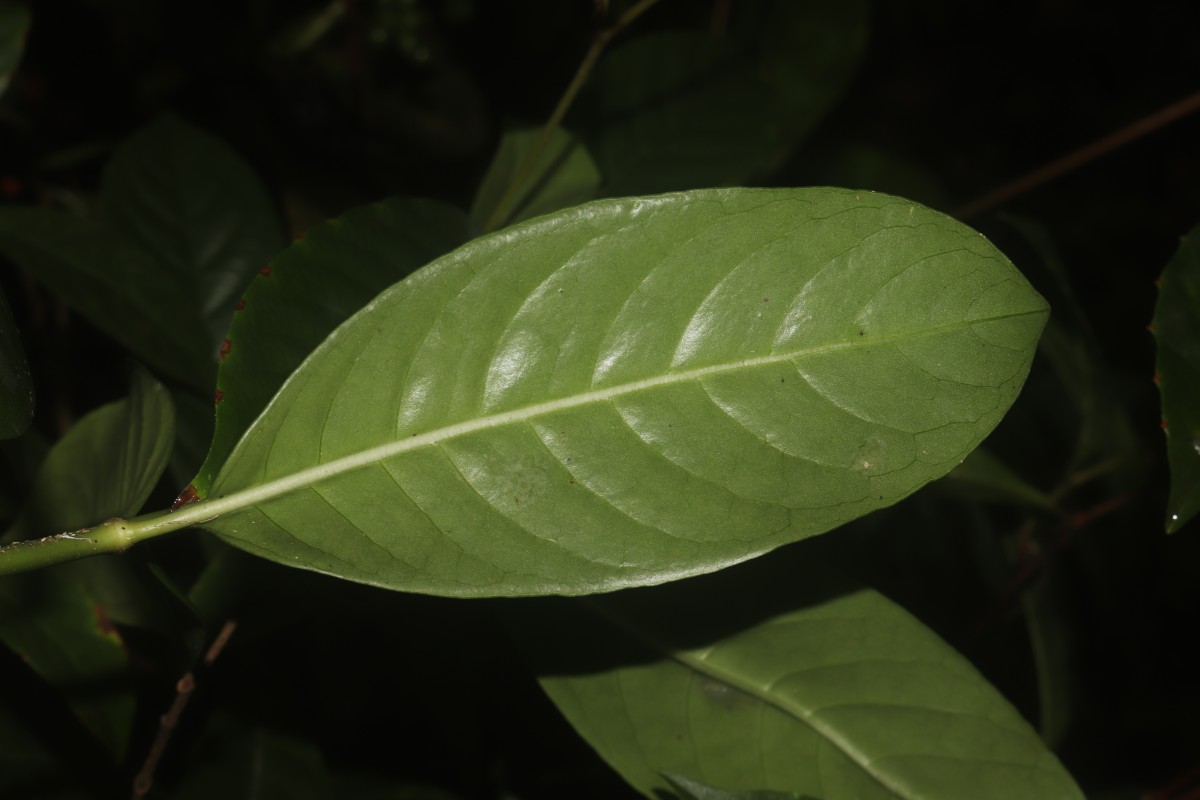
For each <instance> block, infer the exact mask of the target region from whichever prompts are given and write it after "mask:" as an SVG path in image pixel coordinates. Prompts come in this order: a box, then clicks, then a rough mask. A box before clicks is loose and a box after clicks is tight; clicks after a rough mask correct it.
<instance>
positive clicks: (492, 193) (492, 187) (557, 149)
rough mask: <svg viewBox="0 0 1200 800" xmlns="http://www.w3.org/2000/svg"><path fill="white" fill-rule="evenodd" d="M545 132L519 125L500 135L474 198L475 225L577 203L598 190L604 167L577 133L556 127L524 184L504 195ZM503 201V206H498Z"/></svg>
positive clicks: (518, 218) (504, 221)
mask: <svg viewBox="0 0 1200 800" xmlns="http://www.w3.org/2000/svg"><path fill="white" fill-rule="evenodd" d="M541 135H542V132H541V130H540V129H539V128H519V129H517V130H512V131H508V132H507V133H505V134H504V136H503V137H502V138H501V139H500V146H499V148H498V149H497V150H496V155H495V157H493V158H492V163H491V165H490V166H489V167H488V170H487V173H486V174H484V176H483V182H482V183H481V184H480V185H479V191H478V192H477V193H476V194H475V201H474V202H473V203H472V204H471V224H472V226H473V227H474V228H475V230H478V231H489V230H495V229H496V228H502V227H504V226H505V225H511V224H513V223H516V222H523V221H524V220H527V219H532V218H533V217H536V216H540V215H541V214H548V213H550V212H551V211H558V210H559V209H563V208H569V207H571V206H577V205H579V204H580V203H583V202H586V201H588V200H591V199H592V198H594V197H595V196H596V190H597V189H598V188H599V185H600V173H599V172H597V171H596V165H595V164H594V163H593V162H592V159H591V156H589V155H588V152H587V150H586V149H585V148H584V146H583V145H582V144H580V143H579V141H578V140H577V139H576V138H575V137H573V136H571V135H570V134H568V133H567V132H566V131H564V130H562V129H561V128H555V129H554V133H553V135H551V137H550V139H549V140H548V141H547V142H546V146H545V148H544V149H543V150H542V152H541V155H540V156H538V159H537V161H535V162H534V163H533V165H532V167H530V168H529V172H528V173H527V174H525V175H524V176H523V178H522V180H521V183H520V185H519V186H517V187H516V188H515V189H514V190H511V192H512V193H511V195H509V196H507V197H506V194H507V193H508V192H509V191H510V189H509V187H510V185H511V184H512V182H513V180H515V179H516V178H517V177H518V172H519V171H520V170H521V169H522V167H523V166H524V164H525V159H526V158H527V157H528V156H529V154H530V153H532V152H533V150H534V148H535V147H536V146H537V143H538V140H539V139H540V138H541ZM502 201H503V202H504V203H505V208H503V209H500V208H499V206H500V203H501V202H502ZM494 216H495V217H496V219H495V222H494V223H493V222H492V218H493V217H494Z"/></svg>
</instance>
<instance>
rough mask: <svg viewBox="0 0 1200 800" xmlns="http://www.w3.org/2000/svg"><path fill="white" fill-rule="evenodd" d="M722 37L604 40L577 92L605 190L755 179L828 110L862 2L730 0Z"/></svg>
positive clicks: (861, 21)
mask: <svg viewBox="0 0 1200 800" xmlns="http://www.w3.org/2000/svg"><path fill="white" fill-rule="evenodd" d="M733 23H734V27H733V28H732V30H731V31H730V32H729V33H728V35H723V36H722V35H716V34H713V33H711V32H703V31H667V32H661V33H654V34H650V35H646V36H641V37H638V38H636V39H633V40H632V41H630V42H628V43H627V44H624V45H622V46H620V47H618V48H615V49H613V51H612V52H611V53H609V54H608V55H607V56H606V57H605V58H604V60H603V61H602V62H601V63H600V66H599V67H598V68H597V70H596V73H595V75H594V76H593V79H592V82H591V84H590V86H589V88H588V90H587V92H586V93H585V94H584V95H583V96H582V97H581V98H580V108H579V111H578V122H577V123H576V124H577V126H578V127H579V128H580V130H582V131H583V132H584V137H585V141H586V142H587V144H588V149H589V151H590V152H591V153H592V154H593V156H594V157H595V159H596V161H597V164H598V165H599V167H600V173H601V175H602V176H603V178H604V192H605V194H607V195H609V196H620V195H630V194H644V193H648V192H662V191H669V190H676V189H692V188H698V187H703V186H728V185H735V184H744V183H747V182H752V181H755V180H760V179H761V178H762V177H763V176H764V175H766V174H767V172H768V171H769V170H770V169H771V168H773V167H776V166H778V165H779V163H780V162H781V161H782V160H783V158H784V157H785V156H786V155H787V154H788V153H789V152H790V150H791V149H792V148H793V147H795V145H796V144H797V143H798V142H799V141H800V139H801V138H802V137H803V136H804V135H805V134H806V133H808V131H809V130H810V129H811V128H812V127H813V126H814V125H815V123H816V122H817V121H818V120H819V119H820V118H821V117H822V116H824V114H825V113H826V112H827V111H828V109H829V107H830V106H831V105H832V103H833V101H834V100H835V99H836V98H837V97H838V95H840V94H841V92H842V91H843V90H844V89H845V88H846V86H847V85H848V83H849V80H850V77H851V76H852V74H853V72H854V70H855V68H856V66H857V64H858V60H859V57H860V54H861V52H862V50H863V46H864V44H865V42H866V34H867V5H866V3H865V2H859V0H854V1H853V2H827V0H801V2H795V1H794V0H793V1H790V2H771V1H770V0H767V1H766V2H753V3H746V4H739V5H738V8H737V14H736V15H735V16H734V20H733Z"/></svg>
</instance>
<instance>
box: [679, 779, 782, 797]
mask: <svg viewBox="0 0 1200 800" xmlns="http://www.w3.org/2000/svg"><path fill="white" fill-rule="evenodd" d="M663 778H665V779H666V781H667V783H669V784H670V785H671V788H672V789H673V790H674V791H675V793H676V794H677V795H678V796H679V800H804V798H801V797H799V795H795V794H792V793H791V792H766V791H750V792H727V791H725V790H724V789H717V788H716V787H713V786H707V785H705V784H703V783H699V782H698V781H693V780H691V779H689V778H685V777H684V776H682V775H663Z"/></svg>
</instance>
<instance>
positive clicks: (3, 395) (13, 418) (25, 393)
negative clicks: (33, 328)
mask: <svg viewBox="0 0 1200 800" xmlns="http://www.w3.org/2000/svg"><path fill="white" fill-rule="evenodd" d="M32 419H33V382H32V381H31V380H30V377H29V364H28V363H26V361H25V351H24V350H23V349H22V348H21V336H20V333H19V332H18V331H17V324H16V322H14V321H13V316H12V310H11V309H10V308H9V307H8V300H7V298H5V296H4V292H3V291H0V439H11V438H12V437H14V436H20V435H21V434H22V433H24V432H25V430H26V429H27V428H28V427H29V422H30V420H32Z"/></svg>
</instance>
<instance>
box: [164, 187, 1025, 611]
mask: <svg viewBox="0 0 1200 800" xmlns="http://www.w3.org/2000/svg"><path fill="white" fill-rule="evenodd" d="M1046 313H1047V312H1046V307H1045V304H1044V302H1043V301H1042V299H1041V298H1040V297H1039V296H1038V295H1037V293H1036V292H1034V291H1033V290H1032V289H1031V288H1030V287H1029V285H1028V284H1027V283H1026V282H1025V281H1024V279H1023V278H1022V277H1021V276H1020V274H1019V273H1018V272H1017V271H1016V270H1015V269H1014V268H1013V267H1012V265H1011V264H1009V263H1008V261H1007V260H1006V259H1005V258H1004V257H1003V256H1002V255H1001V254H1000V253H999V252H998V251H996V250H995V248H993V247H992V246H991V245H990V244H989V243H988V242H987V241H986V240H984V239H983V238H982V237H981V236H979V235H978V234H977V233H975V232H974V231H972V230H970V229H969V228H967V227H965V226H963V225H961V224H959V223H957V222H954V221H953V220H951V219H949V218H948V217H945V216H942V215H940V214H937V213H935V212H932V211H929V210H928V209H925V208H922V207H920V206H916V205H914V204H911V203H909V202H907V201H904V200H901V199H898V198H894V197H888V196H886V195H873V194H869V193H855V192H850V191H846V190H838V189H796V190H790V189H789V190H747V189H736V190H708V191H697V192H685V193H680V194H675V195H666V196H661V197H653V198H626V199H621V200H612V201H600V202H596V203H591V204H588V205H585V206H581V207H579V208H577V209H572V210H570V211H564V212H560V213H558V214H553V215H550V216H546V217H540V218H538V220H535V221H532V222H530V223H525V224H523V225H520V226H517V227H515V228H512V229H508V230H505V231H502V232H499V233H497V234H494V235H491V236H487V237H484V238H482V239H478V240H476V241H475V242H472V243H471V244H469V245H467V246H465V247H462V248H460V249H458V250H456V251H455V252H454V253H452V254H450V255H448V256H446V257H444V258H442V259H439V260H438V261H436V262H434V263H433V264H432V265H430V266H429V267H427V268H425V269H423V270H421V271H420V272H418V273H416V274H415V275H413V276H412V277H411V278H409V279H407V280H405V281H403V282H402V283H399V284H397V285H396V286H394V287H392V288H391V289H389V290H388V291H386V292H384V293H383V294H382V295H380V296H379V297H378V298H376V299H375V300H374V301H372V303H371V304H369V305H368V306H367V307H366V308H365V309H363V310H362V311H361V312H359V313H358V314H357V315H356V316H354V317H353V318H351V319H350V320H349V321H348V322H347V323H346V324H345V325H343V326H342V327H341V328H339V329H338V330H337V331H335V332H334V333H333V334H332V335H331V336H330V337H329V338H328V339H327V340H326V341H325V342H324V343H323V344H322V346H321V347H320V348H318V349H317V351H316V352H314V353H313V354H312V355H311V356H310V357H309V358H308V359H307V360H306V361H305V363H304V364H303V365H302V366H301V368H300V369H298V370H297V371H296V373H295V374H293V376H292V377H291V378H290V379H289V380H288V382H287V384H286V385H285V386H284V388H283V389H282V390H281V391H280V393H279V394H278V395H276V397H275V398H274V400H272V401H271V403H270V405H269V406H268V407H267V408H266V410H265V411H264V412H263V413H262V415H261V416H260V417H258V419H257V420H256V421H255V423H254V424H253V425H252V426H251V428H250V430H249V431H248V432H247V434H246V435H245V436H244V437H243V438H242V440H241V441H240V442H239V443H238V445H237V447H236V449H235V450H234V452H233V455H232V456H230V458H229V460H228V461H227V462H226V464H225V466H224V467H223V468H222V470H221V472H220V473H219V475H218V476H217V479H216V480H215V481H214V484H213V487H212V490H211V493H210V496H211V498H212V499H211V500H210V501H209V502H208V503H204V504H197V505H195V506H193V507H192V509H193V510H192V512H190V513H189V515H186V516H179V517H177V518H176V519H177V524H185V523H186V522H188V521H189V520H191V519H195V520H202V519H203V520H209V519H213V517H214V516H215V517H217V519H215V520H213V521H212V522H210V523H209V524H208V525H206V527H210V528H211V529H213V530H214V531H216V532H218V533H220V534H221V535H223V536H224V537H226V538H227V539H228V540H229V541H230V542H231V543H234V544H236V545H238V546H240V547H243V548H245V549H247V550H249V551H251V552H254V553H257V554H259V555H263V556H265V557H268V558H272V559H275V560H277V561H280V562H282V563H285V564H290V565H293V566H302V567H306V568H309V569H313V570H317V571H321V572H327V573H330V574H334V575H338V576H341V577H344V578H348V579H351V580H356V581H361V582H364V583H369V584H373V585H379V586H386V587H390V588H395V589H403V590H407V591H420V592H428V593H435V594H448V595H519V594H536V593H569V594H580V593H588V592H597V591H607V590H612V589H616V588H619V587H623V586H635V585H642V584H649V583H661V582H664V581H669V580H674V579H677V578H681V577H684V576H687V575H693V574H697V573H702V572H708V571H712V570H715V569H720V568H721V567H724V566H727V565H729V564H732V563H736V562H738V561H743V560H746V559H749V558H752V557H754V556H756V555H759V554H761V553H764V552H767V551H769V550H771V549H773V548H775V547H778V546H780V545H782V544H786V543H788V542H792V541H796V540H798V539H803V538H805V537H808V536H812V535H814V534H817V533H821V532H823V531H826V530H829V529H830V528H833V527H836V526H837V525H840V524H841V523H843V522H846V521H848V520H850V519H853V518H855V517H857V516H860V515H862V514H865V513H867V512H869V511H871V510H873V509H876V508H880V507H883V506H887V505H890V504H892V503H894V502H896V501H898V500H899V499H901V498H903V497H905V496H907V495H908V494H910V493H912V492H913V491H915V490H916V489H917V488H919V487H920V486H922V485H923V484H925V483H927V482H928V481H930V480H932V479H934V478H936V477H939V476H941V475H942V474H944V473H945V472H947V471H948V470H949V469H950V468H951V467H952V466H954V465H955V464H957V463H958V461H960V460H961V459H962V458H963V456H965V455H966V453H967V452H969V451H970V450H971V449H972V448H973V447H974V446H975V445H976V444H978V442H979V441H980V439H982V438H983V437H984V436H985V435H986V434H987V433H988V432H989V431H990V430H991V429H992V428H993V427H994V426H995V424H996V423H997V421H998V420H999V419H1000V417H1001V416H1002V415H1003V414H1004V412H1005V410H1006V409H1007V408H1008V406H1009V405H1010V404H1011V403H1012V401H1013V399H1014V398H1015V397H1016V394H1017V391H1018V390H1019V388H1020V385H1021V383H1022V381H1023V380H1024V378H1025V375H1026V373H1027V371H1028V368H1029V362H1030V359H1031V357H1032V353H1033V348H1034V344H1035V342H1036V340H1037V336H1038V333H1039V331H1040V330H1041V328H1042V326H1043V324H1044V323H1045V319H1046Z"/></svg>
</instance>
